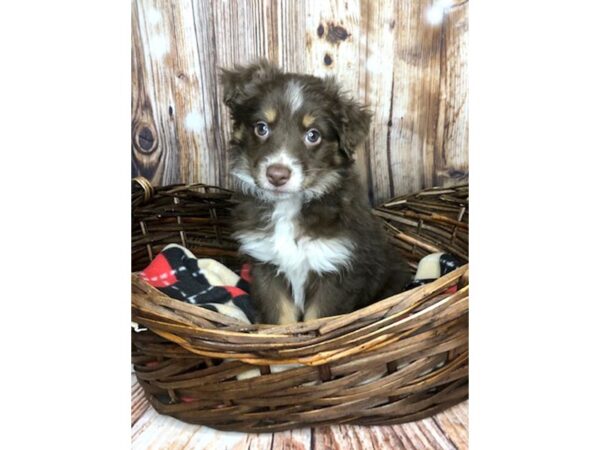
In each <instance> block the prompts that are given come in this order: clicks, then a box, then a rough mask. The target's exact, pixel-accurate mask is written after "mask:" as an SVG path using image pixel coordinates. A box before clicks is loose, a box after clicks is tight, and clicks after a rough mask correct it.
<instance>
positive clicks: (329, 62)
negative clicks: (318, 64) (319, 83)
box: [323, 53, 333, 66]
mask: <svg viewBox="0 0 600 450" xmlns="http://www.w3.org/2000/svg"><path fill="white" fill-rule="evenodd" d="M323 62H324V63H325V65H326V66H330V65H331V63H332V62H333V59H331V56H329V53H325V58H323Z"/></svg>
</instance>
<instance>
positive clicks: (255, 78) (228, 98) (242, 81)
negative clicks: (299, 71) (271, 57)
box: [220, 59, 281, 110]
mask: <svg viewBox="0 0 600 450" xmlns="http://www.w3.org/2000/svg"><path fill="white" fill-rule="evenodd" d="M220 72H221V73H220V82H221V84H222V85H223V101H224V102H225V104H226V105H227V106H228V107H229V108H230V109H232V110H233V109H235V108H236V107H237V106H239V105H241V104H243V103H244V102H245V101H246V100H247V99H248V98H250V97H252V96H253V95H255V94H257V93H258V91H257V89H256V87H257V86H258V84H260V83H261V82H263V81H266V80H268V79H271V78H273V77H274V76H275V75H277V74H279V73H281V72H280V71H279V69H278V68H277V67H275V66H273V65H272V64H271V63H269V62H268V61H267V60H264V59H263V60H260V61H258V62H257V63H255V64H251V65H249V66H235V67H234V68H233V70H226V69H220Z"/></svg>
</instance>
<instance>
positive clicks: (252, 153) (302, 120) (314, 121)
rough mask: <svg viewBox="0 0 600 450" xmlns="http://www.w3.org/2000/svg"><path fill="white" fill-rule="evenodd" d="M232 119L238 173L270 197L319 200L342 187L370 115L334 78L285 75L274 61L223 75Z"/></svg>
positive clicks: (250, 189) (246, 185) (243, 182)
mask: <svg viewBox="0 0 600 450" xmlns="http://www.w3.org/2000/svg"><path fill="white" fill-rule="evenodd" d="M221 83H222V84H223V90H224V101H225V104H226V105H227V106H228V107H229V109H230V111H231V118H232V119H233V137H232V140H231V144H232V150H233V156H232V158H233V164H232V174H233V175H234V177H235V178H237V181H238V182H239V185H240V187H241V188H242V189H243V190H244V191H245V192H247V193H250V194H252V195H255V196H257V197H259V198H261V199H264V200H270V201H273V200H277V199H281V198H286V197H289V196H293V195H302V196H303V197H304V198H305V199H312V198H317V197H319V196H321V195H323V194H324V193H326V192H330V191H333V190H335V189H336V187H337V186H339V184H340V182H341V180H342V178H343V176H344V175H345V174H346V173H347V169H348V168H349V167H350V165H351V164H352V162H353V159H352V156H353V153H354V150H355V148H356V146H357V145H358V144H360V143H361V142H362V141H363V140H364V138H365V136H366V134H367V132H368V129H369V123H370V114H369V113H368V112H366V111H365V109H364V108H363V107H362V106H361V105H359V104H358V103H356V102H355V101H353V100H351V99H350V98H347V97H346V96H345V95H343V94H342V93H341V92H340V89H339V87H338V86H337V84H336V83H335V81H334V80H333V79H332V78H326V79H321V78H317V77H313V76H309V75H300V74H293V73H282V72H281V71H280V70H279V69H277V68H276V67H274V66H271V65H270V64H268V63H267V62H264V61H263V62H260V63H258V64H254V65H250V66H247V67H236V68H235V69H234V70H223V71H222V73H221Z"/></svg>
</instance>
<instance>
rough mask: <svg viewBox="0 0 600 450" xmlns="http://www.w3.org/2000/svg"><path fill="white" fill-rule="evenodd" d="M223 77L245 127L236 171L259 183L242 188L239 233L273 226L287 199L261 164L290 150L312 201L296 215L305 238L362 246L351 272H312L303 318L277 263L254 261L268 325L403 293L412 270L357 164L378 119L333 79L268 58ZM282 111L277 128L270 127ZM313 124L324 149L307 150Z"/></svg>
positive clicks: (234, 146)
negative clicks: (261, 128) (393, 243)
mask: <svg viewBox="0 0 600 450" xmlns="http://www.w3.org/2000/svg"><path fill="white" fill-rule="evenodd" d="M221 81H222V84H223V87H224V94H225V95H224V100H225V102H226V104H227V105H228V106H229V108H230V110H231V117H232V119H233V122H234V129H236V130H237V131H236V136H235V138H234V139H233V140H232V141H231V152H232V160H233V164H232V170H233V172H236V171H237V173H243V174H244V176H245V177H246V179H247V180H253V182H254V185H252V181H251V182H249V183H241V184H240V188H241V190H242V192H241V193H240V194H239V197H238V198H239V201H240V203H239V206H238V207H237V208H236V210H235V217H236V221H235V227H236V230H237V231H238V232H244V231H253V230H267V231H268V230H271V229H272V228H273V226H274V225H273V223H272V221H271V214H272V212H273V209H274V205H275V203H276V202H277V201H278V198H279V196H281V195H284V196H285V195H288V194H287V193H285V192H283V193H282V192H279V191H278V190H274V189H270V188H269V187H268V186H267V188H263V187H261V182H260V177H261V173H260V171H261V167H262V166H261V165H260V164H261V162H262V161H264V160H265V158H267V157H269V155H272V154H274V153H275V152H277V151H279V149H281V148H285V149H286V152H287V153H289V154H290V155H292V156H293V157H294V158H295V159H296V160H297V161H299V165H301V170H302V173H303V176H304V178H303V183H302V186H301V188H300V194H299V195H303V196H304V197H303V198H304V199H305V200H304V203H303V204H302V207H301V213H300V214H299V215H298V216H297V218H296V219H295V229H296V230H297V233H298V239H299V238H314V239H317V238H347V239H349V240H350V241H351V242H352V243H354V244H355V248H354V251H353V254H352V261H351V264H350V265H349V266H347V267H343V268H340V271H339V272H327V273H321V274H317V273H315V272H310V273H309V275H308V279H307V280H306V284H305V286H304V287H305V303H304V305H305V308H304V315H303V317H302V312H301V311H298V310H297V309H295V307H294V302H293V300H292V298H293V297H292V293H291V291H290V286H289V283H288V281H287V278H286V276H285V275H284V274H281V273H279V274H278V267H276V266H275V265H273V264H271V263H268V262H260V261H254V262H253V272H252V274H253V277H254V280H253V286H252V296H253V297H254V298H255V300H256V301H257V302H258V306H259V312H260V320H261V321H262V322H265V323H289V322H290V321H293V320H300V319H302V318H304V319H305V320H308V319H313V318H318V317H324V316H331V315H337V314H343V313H347V312H350V311H352V310H354V309H357V308H359V307H363V306H366V305H368V304H369V303H372V302H373V301H375V300H378V299H380V298H383V297H384V296H387V295H390V294H392V293H394V292H399V291H400V290H402V288H403V287H404V286H405V285H406V283H407V282H408V281H409V279H410V273H409V271H408V268H407V266H406V265H405V264H404V263H403V261H402V260H401V259H400V258H399V257H398V255H396V254H393V252H392V251H390V246H389V245H387V244H386V239H385V236H384V233H383V230H382V229H381V225H380V224H379V223H378V222H377V221H376V219H375V218H374V217H373V216H372V215H371V214H370V207H369V205H368V202H367V199H366V195H365V192H364V190H363V189H360V188H359V186H360V183H359V181H358V176H357V174H356V172H355V170H354V166H353V158H352V155H353V152H354V150H355V148H356V146H357V145H359V144H360V143H361V142H362V141H363V140H364V138H365V136H366V134H367V132H368V129H369V123H370V115H369V113H368V112H367V111H365V109H364V108H363V107H361V106H360V105H359V104H358V103H356V102H355V101H353V100H351V99H349V98H347V97H346V96H344V95H342V94H341V93H340V91H339V88H338V86H337V85H336V83H335V82H334V81H333V79H331V78H327V79H321V78H317V77H313V76H310V75H300V74H290V73H282V72H280V71H279V70H278V69H276V68H275V67H273V66H271V65H269V64H268V63H266V62H261V63H259V64H255V65H252V66H248V67H238V68H236V69H234V70H231V71H223V73H222V77H221ZM290 86H291V87H290ZM294 93H299V94H298V96H297V98H294V95H293V94H294ZM299 99H301V101H300V100H299ZM295 100H297V101H295ZM273 112H274V113H275V114H274V122H273V121H268V119H269V118H273V114H272V113H273ZM267 115H270V116H271V117H266V116H267ZM309 119H310V120H309ZM258 121H265V122H273V124H272V125H271V123H269V125H270V127H271V131H270V135H269V136H268V138H266V139H265V138H262V137H260V136H257V135H256V132H255V130H256V129H255V127H256V123H257V122H258ZM309 127H311V129H317V130H318V131H319V133H320V135H321V136H322V141H321V142H320V143H319V144H318V145H314V146H312V145H307V143H306V141H305V136H306V133H307V132H308V131H307V129H308V128H309ZM292 195H297V194H292Z"/></svg>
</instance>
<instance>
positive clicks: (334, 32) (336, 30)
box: [326, 23, 350, 44]
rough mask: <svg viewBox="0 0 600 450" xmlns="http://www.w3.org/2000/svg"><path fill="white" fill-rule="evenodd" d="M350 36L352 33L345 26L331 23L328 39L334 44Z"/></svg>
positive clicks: (328, 29)
mask: <svg viewBox="0 0 600 450" xmlns="http://www.w3.org/2000/svg"><path fill="white" fill-rule="evenodd" d="M349 36H350V33H348V31H346V29H345V28H344V27H341V26H339V25H335V24H334V23H329V24H328V28H327V37H326V39H327V40H328V41H329V42H331V43H332V44H337V43H339V42H340V41H345V40H346V39H348V37H349Z"/></svg>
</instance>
